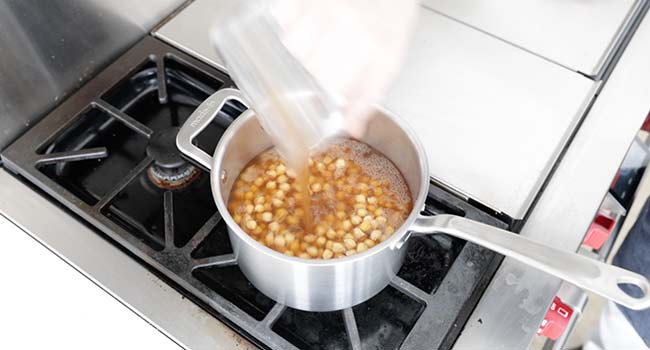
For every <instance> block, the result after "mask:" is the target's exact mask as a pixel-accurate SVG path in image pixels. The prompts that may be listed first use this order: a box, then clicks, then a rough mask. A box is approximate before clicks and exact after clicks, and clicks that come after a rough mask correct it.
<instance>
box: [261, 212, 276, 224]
mask: <svg viewBox="0 0 650 350" xmlns="http://www.w3.org/2000/svg"><path fill="white" fill-rule="evenodd" d="M262 220H264V222H271V221H272V220H273V214H271V213H269V212H268V211H266V212H264V213H262Z"/></svg>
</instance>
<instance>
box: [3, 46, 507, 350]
mask: <svg viewBox="0 0 650 350" xmlns="http://www.w3.org/2000/svg"><path fill="white" fill-rule="evenodd" d="M229 86H233V83H232V81H231V80H230V79H229V78H228V77H227V76H226V75H225V74H223V73H221V72H219V71H218V70H216V69H214V68H212V67H209V66H207V65H205V64H203V63H201V62H199V61H197V60H195V59H193V58H192V57H189V56H188V55H186V54H184V53H182V52H179V51H178V50H175V49H173V48H170V47H169V46H167V45H164V44H162V43H161V42H159V41H157V40H155V39H153V38H149V37H148V38H145V39H144V40H143V41H141V42H140V43H139V44H137V45H136V46H134V47H133V48H132V49H131V50H129V51H128V52H127V53H126V54H125V55H123V56H122V57H121V58H120V59H118V60H117V61H116V62H115V63H114V64H112V65H111V66H109V67H108V68H107V69H106V70H104V71H103V72H102V73H100V74H99V75H98V76H97V77H96V78H94V79H92V80H91V81H90V82H88V84H86V85H85V86H84V87H83V88H82V89H81V90H80V91H78V92H77V93H76V94H74V95H72V96H71V97H70V98H69V99H68V100H66V101H65V102H64V103H63V104H62V105H60V106H59V107H58V108H56V109H55V110H54V111H53V112H52V113H50V115H48V116H47V117H46V118H44V119H43V121H42V122H40V123H39V124H38V125H36V126H35V127H34V128H32V129H31V130H30V131H28V132H27V133H26V134H25V135H24V136H23V137H21V138H20V139H19V140H17V141H16V142H15V143H14V144H13V145H12V146H11V147H9V148H8V149H7V150H6V151H5V152H4V153H3V155H2V158H3V160H4V162H5V164H6V165H7V167H9V168H10V169H12V170H13V171H15V172H17V173H20V174H21V175H23V176H24V177H25V178H27V179H28V180H30V181H32V182H33V183H35V184H36V185H38V186H40V187H41V188H42V189H44V190H45V191H46V192H47V193H48V194H50V195H51V196H53V197H54V198H55V199H57V200H59V201H60V202H61V203H63V204H65V205H66V206H68V207H69V208H70V209H71V210H73V211H74V212H75V213H76V214H78V215H80V216H81V217H82V218H84V219H85V220H87V221H88V222H90V223H91V224H93V225H94V226H96V227H97V228H98V229H99V230H101V231H102V232H104V233H105V234H106V235H107V236H109V237H110V238H112V239H113V240H114V241H115V242H116V243H117V244H120V245H122V246H124V247H125V248H127V249H128V250H129V251H131V252H132V253H134V254H135V255H137V256H138V257H139V258H141V259H142V260H144V261H145V262H146V263H147V264H149V265H150V266H151V267H152V268H154V269H156V270H157V271H159V272H160V273H162V274H163V275H165V276H166V277H167V278H168V279H169V280H170V281H171V283H174V284H176V285H177V286H178V287H180V289H182V290H183V291H185V292H187V293H189V295H191V296H192V297H193V299H198V300H199V301H200V302H201V303H203V305H204V306H205V307H207V310H208V311H209V312H212V313H215V314H219V317H220V318H225V319H227V320H229V321H230V322H231V324H232V325H234V326H235V327H238V328H240V329H241V330H242V331H243V333H244V334H246V336H248V337H252V338H251V340H253V341H254V342H255V343H257V344H258V345H260V346H262V347H268V348H274V349H297V348H299V349H354V350H358V349H378V348H381V349H422V348H425V347H426V348H431V349H439V348H448V347H450V346H451V345H452V344H453V342H454V341H455V339H456V337H457V336H458V333H459V332H460V329H461V328H462V326H463V325H464V324H465V322H466V320H467V318H468V316H469V313H470V312H471V310H472V308H473V307H474V306H475V305H476V302H477V301H478V297H479V296H480V295H481V293H482V291H483V289H484V288H485V286H486V284H487V282H488V281H489V280H490V278H491V275H492V273H493V272H494V270H495V268H496V266H497V265H498V263H499V261H500V259H499V257H498V256H497V255H496V254H494V253H493V252H490V251H488V250H486V249H483V248H480V247H478V246H476V245H474V244H471V243H465V242H463V241H461V240H458V239H455V238H451V237H448V236H444V235H438V236H421V237H415V238H414V239H413V241H412V242H411V243H410V245H409V248H408V251H407V257H406V261H405V263H404V266H403V267H402V269H401V270H400V271H399V273H398V277H396V278H395V279H394V280H393V281H392V282H391V285H390V286H389V287H387V288H386V289H384V290H383V291H382V292H380V293H379V294H378V295H376V296H375V297H373V298H372V299H370V300H368V301H367V302H365V303H363V304H360V305H357V306H355V307H353V308H349V309H346V310H342V311H337V312H328V313H313V312H303V311H298V310H293V309H290V308H287V307H285V306H284V305H279V304H276V303H275V302H274V301H272V300H271V299H269V298H268V297H266V296H265V295H263V294H262V293H260V292H259V291H257V289H255V288H254V287H253V286H252V285H251V284H250V282H248V280H246V278H245V277H244V275H243V274H242V273H241V271H240V270H239V268H238V267H237V265H236V261H235V257H234V256H233V253H232V248H231V246H230V242H229V239H228V235H227V230H226V226H225V223H224V221H223V220H222V219H221V217H220V215H219V213H218V212H217V211H216V208H215V206H214V204H213V201H212V196H211V193H210V186H209V177H208V174H207V173H206V172H204V171H203V170H201V169H198V168H196V167H195V166H194V165H192V164H189V163H188V162H186V161H185V160H184V159H183V158H181V157H180V155H179V154H178V151H177V149H176V148H175V145H174V143H173V139H174V134H175V132H177V130H178V127H179V126H180V125H182V123H183V122H184V121H185V120H186V119H187V117H188V116H189V115H190V114H191V112H192V111H193V110H194V109H195V108H196V107H197V106H198V105H199V104H200V103H201V101H203V100H204V99H205V98H206V97H208V96H209V95H210V94H212V93H213V92H214V91H216V90H217V89H219V88H222V87H229ZM239 113H241V106H240V105H235V104H233V105H228V106H227V107H226V108H225V111H224V112H223V113H221V114H220V115H219V116H218V117H217V118H216V120H215V122H214V123H212V124H211V125H210V126H209V127H208V128H207V129H206V130H205V131H204V132H203V133H201V134H200V135H199V136H198V137H197V139H196V140H195V141H196V144H197V145H198V146H199V147H200V148H203V149H204V150H206V151H207V152H209V153H211V152H212V151H213V150H214V147H215V146H216V143H217V142H218V139H219V138H220V137H221V135H222V133H223V132H224V130H225V129H226V128H227V127H228V125H229V124H230V123H231V122H232V120H233V118H236V116H237V115H239ZM170 140H172V141H170ZM425 211H426V212H427V213H428V214H430V215H436V214H440V213H451V214H456V215H461V216H466V217H468V218H471V219H475V220H479V221H482V222H484V223H488V224H491V225H496V226H499V227H506V225H505V224H503V223H502V222H500V221H498V220H497V219H495V218H494V217H492V216H489V215H487V214H485V213H484V212H482V211H480V210H479V209H477V208H475V207H473V206H471V205H470V204H468V203H466V202H463V201H461V200H459V199H458V198H456V197H454V196H452V195H450V194H449V193H447V192H445V191H443V190H441V189H440V188H438V187H435V186H431V188H430V191H429V198H428V200H427V205H426V210H425ZM161 307H164V306H161Z"/></svg>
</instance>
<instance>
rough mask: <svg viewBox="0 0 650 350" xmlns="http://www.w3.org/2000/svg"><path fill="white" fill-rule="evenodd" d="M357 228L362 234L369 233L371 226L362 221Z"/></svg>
mask: <svg viewBox="0 0 650 350" xmlns="http://www.w3.org/2000/svg"><path fill="white" fill-rule="evenodd" d="M359 228H360V229H361V230H363V232H369V231H370V229H372V224H371V223H370V222H368V221H364V222H362V223H361V224H360V225H359Z"/></svg>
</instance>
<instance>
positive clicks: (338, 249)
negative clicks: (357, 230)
mask: <svg viewBox="0 0 650 350" xmlns="http://www.w3.org/2000/svg"><path fill="white" fill-rule="evenodd" d="M332 251H333V252H334V253H343V252H345V247H344V246H343V244H341V243H338V242H335V243H334V244H332Z"/></svg>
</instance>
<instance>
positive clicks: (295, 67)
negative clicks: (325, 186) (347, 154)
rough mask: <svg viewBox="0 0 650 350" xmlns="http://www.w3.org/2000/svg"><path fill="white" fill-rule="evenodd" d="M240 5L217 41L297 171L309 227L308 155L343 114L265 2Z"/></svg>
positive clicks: (215, 37)
mask: <svg viewBox="0 0 650 350" xmlns="http://www.w3.org/2000/svg"><path fill="white" fill-rule="evenodd" d="M238 6H240V8H239V13H238V15H236V16H233V18H234V19H233V20H232V21H231V22H230V23H228V25H225V26H222V27H219V29H218V30H217V31H215V32H213V42H214V43H215V46H216V48H217V51H218V52H219V54H220V55H221V56H222V58H223V59H224V61H225V62H226V63H227V66H228V72H229V74H230V75H231V77H232V78H233V80H234V81H235V83H236V84H237V86H238V87H239V88H240V89H241V90H242V92H243V93H244V94H246V95H247V98H248V100H249V102H250V104H251V107H252V108H253V110H255V112H256V115H257V118H258V120H259V121H260V124H261V125H262V127H263V128H264V130H265V131H266V133H267V134H268V135H269V137H270V138H271V140H272V142H273V145H274V146H275V148H276V149H277V151H278V153H279V154H280V156H281V157H282V158H283V159H284V160H285V161H286V163H287V165H288V166H289V168H291V169H292V170H293V171H294V172H295V173H296V175H297V178H296V185H297V187H298V190H299V191H300V192H301V196H300V200H299V202H300V203H299V205H300V206H301V207H302V209H303V210H304V213H305V215H304V219H303V220H304V225H305V228H306V230H307V231H311V230H312V229H313V226H314V219H313V212H312V210H311V209H312V208H311V195H310V192H309V185H310V184H309V176H310V174H309V166H308V161H309V156H310V154H311V152H312V151H313V150H314V149H315V148H316V147H317V146H318V145H319V144H320V143H321V142H322V141H323V140H324V139H326V138H328V137H330V136H335V135H336V134H338V133H339V130H340V129H341V125H342V117H341V114H340V113H339V108H338V106H337V105H336V103H334V100H333V98H332V97H331V96H329V95H328V94H327V93H326V92H325V91H324V90H323V89H322V87H321V86H320V85H319V84H318V83H317V82H316V80H315V78H314V77H313V76H312V75H311V74H309V72H307V71H306V70H305V68H304V67H303V66H302V65H301V64H300V63H299V62H298V61H297V60H296V59H295V58H294V57H293V56H292V55H291V54H290V53H289V51H288V50H287V49H286V47H285V46H284V45H283V44H282V41H281V39H280V35H279V33H278V28H277V25H276V23H275V22H274V20H273V19H272V18H271V17H270V16H269V15H268V12H267V11H266V9H265V8H264V5H263V4H260V3H255V2H248V1H243V2H240V3H238Z"/></svg>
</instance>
